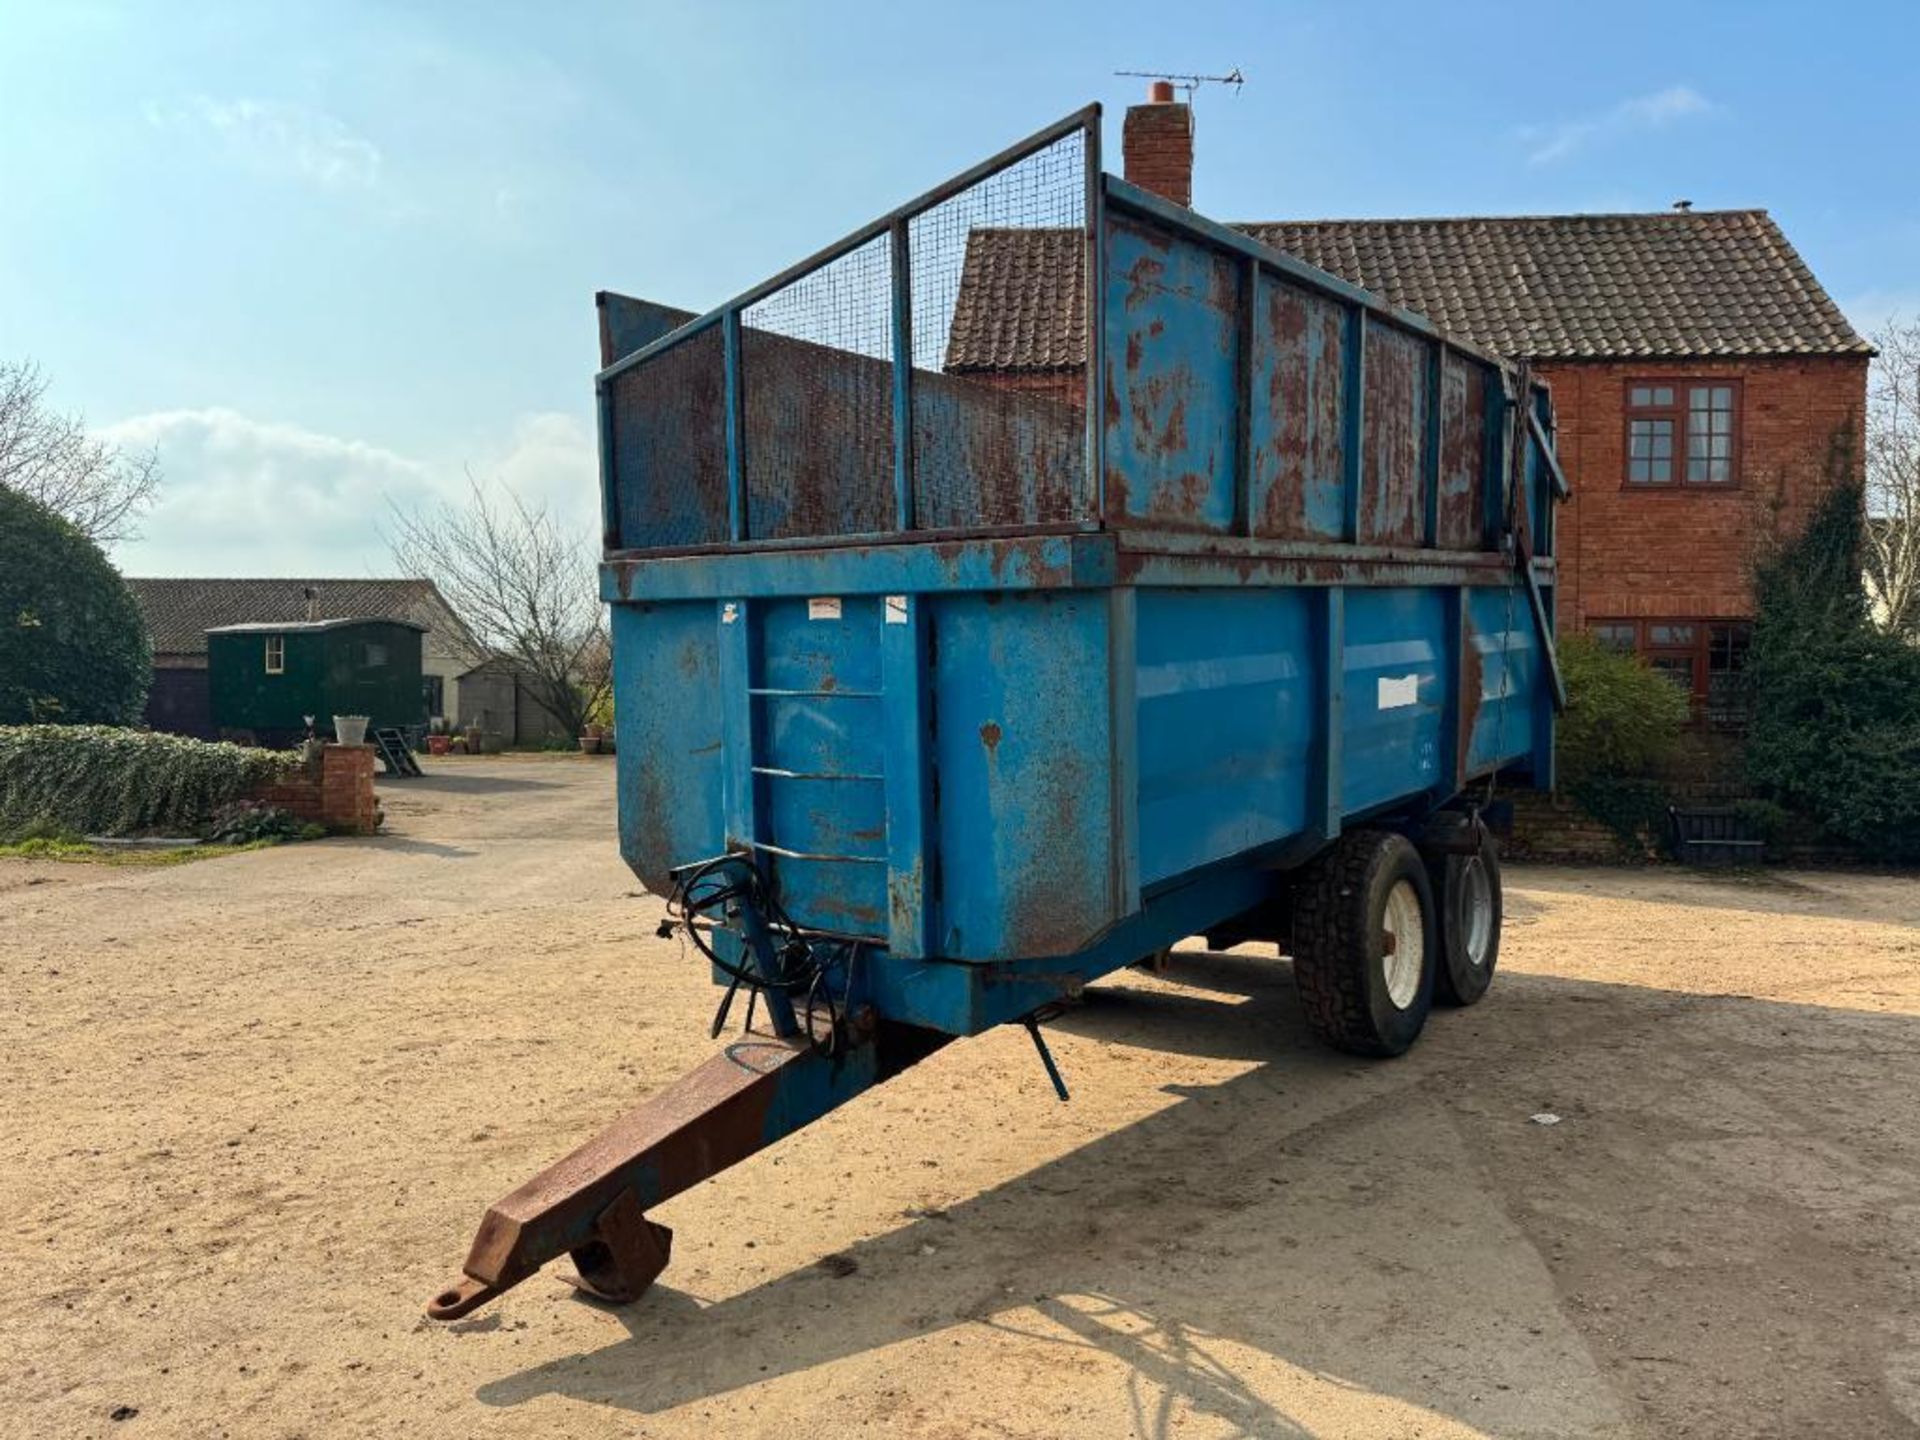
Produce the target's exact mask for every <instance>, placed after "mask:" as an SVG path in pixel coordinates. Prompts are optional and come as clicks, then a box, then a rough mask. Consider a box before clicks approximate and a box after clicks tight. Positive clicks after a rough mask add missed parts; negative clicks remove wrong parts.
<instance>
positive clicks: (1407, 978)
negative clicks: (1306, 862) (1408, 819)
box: [1293, 830, 1440, 1056]
mask: <svg viewBox="0 0 1920 1440" xmlns="http://www.w3.org/2000/svg"><path fill="white" fill-rule="evenodd" d="M1434 912H1435V907H1434V900H1433V887H1432V885H1431V884H1430V883H1429V881H1428V879H1427V867H1426V865H1425V864H1424V863H1422V861H1421V859H1420V852H1419V851H1418V850H1416V849H1414V847H1413V844H1412V842H1411V841H1409V840H1408V839H1407V838H1406V837H1405V836H1403V835H1396V834H1393V833H1392V832H1391V831H1386V830H1356V831H1354V832H1353V833H1352V834H1350V835H1344V836H1342V837H1341V839H1340V841H1339V842H1338V843H1337V844H1336V845H1335V846H1334V847H1333V848H1332V849H1331V850H1329V851H1328V852H1327V853H1326V854H1325V855H1323V856H1321V857H1320V859H1318V860H1316V861H1315V862H1314V863H1313V864H1312V865H1310V866H1308V867H1307V869H1306V870H1305V871H1304V872H1303V873H1302V874H1301V876H1300V878H1299V881H1298V882H1297V885H1296V889H1295V894H1294V909H1293V978H1294V983H1295V984H1296V985H1298V986H1299V989H1300V1003H1301V1005H1302V1007H1303V1008H1304V1009H1305V1011H1306V1015H1307V1026H1308V1028H1309V1029H1311V1030H1312V1031H1313V1033H1314V1034H1315V1035H1316V1036H1317V1037H1319V1038H1320V1039H1321V1040H1323V1041H1325V1042H1326V1043H1327V1044H1329V1045H1331V1046H1333V1047H1334V1048H1335V1049H1336V1050H1345V1051H1347V1052H1349V1053H1351V1054H1354V1055H1380V1056H1386V1055H1399V1054H1402V1053H1404V1052H1405V1051H1406V1049H1407V1047H1408V1046H1410V1045H1412V1044H1413V1042H1414V1041H1415V1040H1416V1039H1418V1038H1419V1035H1420V1030H1421V1027H1422V1026H1424V1025H1425V1024H1426V1023H1427V1012H1428V1011H1429V1010H1430V1009H1432V1007H1433V980H1434V971H1435V969H1436V967H1437V964H1438V960H1439V952H1440V935H1439V926H1438V925H1437V924H1436V921H1435V913H1434Z"/></svg>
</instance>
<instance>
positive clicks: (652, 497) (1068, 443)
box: [429, 107, 1565, 1319]
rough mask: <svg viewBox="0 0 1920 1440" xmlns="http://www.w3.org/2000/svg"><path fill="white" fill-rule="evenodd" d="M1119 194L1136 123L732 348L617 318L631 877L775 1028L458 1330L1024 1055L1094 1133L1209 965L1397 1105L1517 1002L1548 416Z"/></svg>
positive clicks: (951, 189) (1232, 243)
mask: <svg viewBox="0 0 1920 1440" xmlns="http://www.w3.org/2000/svg"><path fill="white" fill-rule="evenodd" d="M1099 154H1100V117H1099V110H1098V108H1097V107H1093V108H1090V109H1087V110H1085V111H1082V112H1080V113H1078V114H1076V115H1073V116H1070V117H1068V118H1067V119H1065V120H1063V121H1061V122H1060V123H1058V124H1056V125H1054V126H1052V127H1050V128H1048V129H1046V130H1044V131H1042V132H1040V133H1039V134H1037V135H1035V136H1033V137H1031V138H1030V139H1028V140H1026V141H1024V142H1022V143H1021V144H1019V145H1016V146H1014V147H1013V148H1011V149H1009V150H1007V151H1005V152H1004V153H1002V154H1000V155H998V156H995V157H994V158H993V159H991V160H988V161H986V162H984V163H982V164H980V165H978V166H976V167H975V168H973V169H972V170H969V171H967V172H966V173H965V174H963V175H960V176H958V177H957V178H955V179H954V180H952V181H950V182H948V183H947V184H945V185H942V186H940V187H939V188H938V189H935V190H933V191H931V192H929V193H928V194H927V195H925V196H923V197H922V198H920V199H919V200H916V201H914V202H913V203H911V204H909V205H907V206H904V207H903V208H901V209H900V210H897V211H895V212H894V213H893V214H891V215H888V216H886V217H885V218H883V219H881V220H878V221H875V222H874V223H872V224H870V225H868V226H866V227H864V228H863V229H860V230H858V231H856V232H854V233H853V234H852V235H850V236H848V237H847V238H846V239H845V240H843V241H841V242H840V243H838V244H836V245H833V246H830V247H829V248H827V249H825V250H823V251H821V252H820V253H819V254H817V255H815V256H813V257H812V258H811V259H808V260H805V261H803V262H801V263H800V264H798V265H796V266H794V267H793V268H792V269H790V270H788V271H786V272H785V273H784V274H782V275H780V276H778V277H776V278H775V279H772V280H769V281H768V282H766V283H765V284H763V285H760V286H757V287H755V288H754V289H752V290H749V291H748V292H747V293H746V294H744V295H742V296H740V297H739V298H738V299H735V300H732V301H729V302H728V303H727V304H725V305H722V306H721V307H720V308H718V309H717V310H714V311H712V312H710V313H709V314H706V315H702V316H699V317H697V318H692V319H689V318H688V317H686V316H684V315H682V314H679V313H676V312H669V311H665V310H664V309H662V308H661V307H658V306H652V305H649V304H646V303H643V302H640V301H634V300H627V299H625V298H623V297H618V296H611V295H603V296H602V297H601V302H600V303H601V334H602V351H603V354H602V364H603V367H604V368H603V369H602V370H601V372H600V375H599V380H598V393H599V404H600V446H601V476H602V494H603V500H604V520H605V530H606V552H605V563H604V565H603V567H602V570H601V580H602V586H603V595H604V598H605V599H606V600H607V601H608V602H609V604H610V605H611V607H612V614H613V644H614V662H615V674H616V693H617V697H618V703H617V706H616V710H617V714H618V726H619V729H618V738H619V777H618V778H619V822H620V845H621V850H622V853H623V854H624V856H625V857H626V860H627V862H628V863H629V864H630V865H631V866H632V867H633V869H634V871H635V872H636V873H637V874H638V875H639V876H640V878H641V879H642V881H644V882H645V884H646V885H647V887H648V888H649V889H650V890H652V891H653V892H654V893H655V894H658V895H661V896H664V897H666V898H667V901H668V915H669V917H670V918H669V920H668V921H667V922H666V925H667V926H668V927H671V928H674V929H678V930H680V931H682V932H683V933H684V934H685V935H686V936H687V937H688V938H689V939H690V940H691V941H692V942H693V943H694V944H696V945H697V946H698V948H699V950H700V952H701V953H702V954H703V955H704V956H705V958H706V960H707V961H708V963H709V964H710V965H711V967H712V972H713V975H714V978H715V980H716V981H717V983H718V984H719V985H721V986H723V987H724V998H723V999H722V1000H721V1002H720V1004H719V1010H718V1013H717V1014H716V1016H715V1019H714V1025H713V1029H714V1034H715V1036H716V1037H718V1036H719V1035H720V1033H721V1032H722V1030H723V1029H724V1028H725V1026H726V1023H727V1020H728V1016H729V1014H736V1015H738V1016H740V1017H742V1018H743V1019H744V1027H743V1028H742V1029H740V1030H739V1031H737V1032H736V1034H735V1037H734V1038H733V1039H731V1040H730V1041H728V1042H727V1044H726V1045H725V1048H724V1049H723V1050H722V1051H721V1052H720V1053H719V1054H717V1055H715V1056H714V1057H713V1058H712V1059H711V1060H709V1061H708V1062H707V1063H706V1064H705V1065H703V1066H702V1067H700V1068H699V1069H696V1070H695V1071H693V1072H691V1073H690V1074H689V1075H687V1076H686V1077H685V1078H683V1079H682V1080H680V1081H679V1082H677V1083H676V1084H675V1085H674V1086H672V1087H670V1088H669V1089H668V1090H667V1091H665V1092H664V1093H661V1094H659V1095H656V1096H654V1097H653V1098H652V1099H650V1100H648V1101H647V1102H646V1103H645V1104H643V1105H641V1106H640V1107H639V1108H638V1109H636V1110H634V1111H632V1112H631V1113H629V1114H628V1115H627V1116H626V1117H624V1118H623V1119H621V1120H619V1121H618V1122H616V1123H615V1124H614V1125H613V1126H612V1127H611V1128H609V1129H608V1130H606V1131H605V1132H603V1133H602V1134H601V1135H599V1136H598V1137H596V1138H595V1139H593V1140H591V1141H589V1142H588V1143H587V1144H585V1145H584V1146H582V1147H581V1148H580V1149H579V1150H577V1151H575V1152H574V1153H573V1154H572V1155H569V1156H567V1157H566V1158H565V1159H563V1160H561V1161H559V1162H558V1163H557V1164H556V1165H554V1166H553V1167H552V1168H551V1169H549V1170H547V1171H546V1172H545V1173H543V1174H542V1175H540V1176H538V1177H536V1178H535V1179H533V1180H532V1181H530V1182H528V1183H527V1184H526V1185H524V1186H522V1187H521V1188H520V1189H518V1190H516V1191H514V1192H513V1193H511V1194H510V1195H508V1196H506V1197H505V1198H504V1199H502V1200H501V1201H500V1202H499V1203H498V1204H496V1205H495V1206H494V1207H493V1208H492V1209H491V1210H489V1211H488V1213H487V1215H486V1217H485V1219H484V1220H483V1222H482V1224H481V1226H480V1230H479V1232H478V1234H477V1235H476V1237H475V1239H474V1241H473V1245H472V1249H471V1252H470V1253H469V1255H468V1258H467V1261H466V1265H465V1274H464V1275H463V1276H462V1278H461V1279H460V1280H459V1281H458V1282H457V1283H456V1284H454V1285H453V1286H451V1287H450V1288H448V1289H445V1290H443V1291H442V1292H440V1293H439V1294H438V1295H437V1296H435V1298H434V1300H433V1302H432V1303H431V1305H430V1307H429V1314H431V1315H433V1316H435V1317H436V1318H440V1319H452V1318H454V1317H456V1316H459V1315H463V1314H465V1313H467V1312H468V1311H470V1310H472V1309H473V1308H474V1307H475V1306H477V1305H480V1304H483V1303H485V1302H486V1301H488V1300H490V1299H491V1298H493V1297H494V1296H496V1295H498V1294H499V1293H500V1292H501V1291H503V1290H505V1289H507V1288H508V1287H509V1286H512V1285H515V1284H517V1283H519V1282H520V1281H522V1280H524V1279H526V1278H527V1277H528V1276H529V1275H531V1274H533V1273H534V1272H535V1271H536V1270H537V1269H539V1268H540V1267H541V1266H542V1265H543V1264H545V1263H546V1262H547V1261H549V1260H552V1259H555V1258H557V1257H558V1256H560V1255H562V1254H570V1255H571V1256H572V1258H573V1261H574V1264H575V1267H576V1268H577V1270H578V1272H579V1279H578V1281H577V1282H576V1283H578V1284H579V1285H581V1286H582V1287H583V1288H584V1289H585V1290H587V1291H588V1292H590V1293H592V1294H594V1295H597V1296H600V1297H602V1298H605V1299H608V1300H613V1301H624V1300H631V1299H633V1298H635V1297H636V1296H638V1295H639V1294H640V1292H641V1291H643V1290H644V1289H645V1288H646V1287H647V1286H648V1285H649V1284H650V1283H651V1282H652V1280H653V1279H654V1277H655V1276H656V1275H657V1274H658V1273H659V1272H660V1270H661V1268H662V1267H663V1266H664V1265H665V1264H666V1261H667V1254H668V1245H669V1239H670V1236H669V1233H668V1232H667V1231H666V1229H665V1228H664V1227H662V1226H659V1225H657V1224H655V1223H654V1222H652V1221H651V1220H649V1219H647V1218H646V1212H647V1211H649V1210H650V1209H652V1208H653V1207H654V1206H656V1205H657V1204H659V1203H660V1202H662V1201H664V1200H665V1199H667V1198H668V1197H670V1196H672V1195H674V1194H677V1193H678V1192H680V1191H681V1190H683V1189H685V1188H687V1187H688V1186H690V1185H693V1184H695V1183H697V1182H699V1181H700V1180H702V1179H704V1178H706V1177H707V1176H709V1175H712V1174H713V1173H715V1172H716V1171H718V1170H720V1169H723V1168H725V1167H726V1166H729V1165H732V1164H734V1163H736V1162H738V1161H739V1160H741V1159H744V1158H745V1157H747V1156H749V1155H751V1154H753V1153H754V1152H756V1151H758V1150H760V1149H762V1148H764V1147H765V1146H767V1145H770V1144H772V1143H774V1142H775V1141H777V1140H779V1139H780V1138H782V1137H783V1136H785V1135H787V1134H790V1133H791V1132H792V1131H794V1130H796V1129H798V1128H799V1127H801V1126H803V1125H805V1124H807V1123H808V1122H810V1121H812V1120H814V1119H816V1118H818V1117H819V1116H820V1115H822V1114H825V1113H826V1112H827V1111H829V1110H832V1109H834V1108H835V1107H836V1106H839V1105H841V1104H843V1103H845V1102H846V1101H848V1100H850V1099H852V1098H854V1097H855V1096H856V1095H858V1094H859V1093H860V1092H861V1091H863V1090H866V1089H868V1088H869V1087H871V1086H873V1085H875V1084H877V1083H879V1082H881V1081H883V1080H886V1079H889V1078H890V1077H892V1076H894V1075H897V1074H898V1073H900V1072H901V1071H902V1070H904V1069H906V1068H907V1067H909V1066H910V1065H912V1064H913V1063H914V1062H915V1061H916V1060H918V1059H920V1058H922V1057H924V1056H926V1055H928V1054H929V1053H931V1052H932V1051H933V1050H935V1049H937V1048H938V1047H939V1046H941V1045H943V1044H945V1043H946V1042H947V1041H948V1040H949V1039H952V1038H954V1037H958V1036H966V1035H974V1034H978V1033H979V1032H980V1031H983V1030H986V1029H989V1028H991V1027H993V1026H996V1025H1001V1024H1005V1023H1007V1022H1009V1021H1012V1022H1019V1023H1021V1024H1023V1025H1025V1026H1026V1027H1027V1028H1028V1030H1029V1031H1030V1033H1031V1034H1032V1035H1033V1037H1034V1040H1035V1043H1036V1047H1037V1048H1038V1050H1039V1055H1040V1059H1041V1060H1042V1061H1044V1062H1045V1063H1046V1065H1047V1067H1048V1070H1049V1073H1050V1074H1051V1075H1052V1076H1053V1079H1054V1082H1055V1084H1056V1086H1059V1085H1060V1078H1059V1075H1058V1072H1057V1071H1056V1070H1055V1069H1054V1067H1053V1064H1052V1061H1051V1058H1050V1057H1049V1056H1048V1054H1047V1050H1046V1046H1045V1043H1044V1041H1043V1040H1042V1037H1041V1031H1040V1029H1039V1025H1040V1023H1041V1022H1042V1021H1044V1020H1045V1019H1047V1018H1049V1016H1050V1014H1051V1013H1053V1011H1054V1010H1055V1009H1056V1008H1057V1007H1058V1006H1060V1005H1061V1004H1062V1003H1064V1002H1068V1001H1070V1000H1071V999H1072V998H1073V997H1074V996H1076V995H1077V994H1078V993H1079V991H1080V990H1081V988H1082V987H1083V986H1085V985H1086V984H1087V983H1088V982H1090V981H1092V980H1094V979H1096V978H1098V977H1099V976H1101V975H1104V974H1107V973H1109V972H1111V971H1113V970H1115V969H1118V968H1120V967H1122V966H1125V965H1128V964H1131V963H1133V962H1136V961H1139V960H1141V959H1143V958H1144V957H1149V956H1152V955H1154V954H1156V953H1157V952H1160V951H1162V950H1164V949H1165V948H1166V947H1168V946H1171V945H1172V944H1174V943H1175V942H1177V941H1179V940H1181V939H1182V938H1184V937H1187V936H1190V935H1206V936H1207V937H1209V939H1210V940H1212V941H1214V942H1215V943H1219V944H1230V943H1238V942H1244V941H1249V940H1263V941H1270V942H1275V943H1277V945H1278V947H1279V949H1280V950H1281V952H1282V953H1284V954H1286V955H1290V956H1291V957H1292V961H1293V971H1294V975H1295V977H1296V980H1297V983H1298V987H1299V991H1300V995H1301V998H1302V1001H1303V1006H1304V1010H1305V1014H1306V1016H1307V1018H1308V1021H1309V1023H1310V1025H1311V1026H1312V1028H1313V1029H1314V1030H1315V1031H1316V1032H1317V1034H1318V1035H1319V1036H1320V1037H1321V1038H1322V1039H1324V1040H1326V1041H1328V1042H1330V1043H1331V1044H1333V1045H1336V1046H1339V1047H1341V1048H1343V1049H1346V1050H1350V1051H1354V1052H1357V1053H1361V1054H1366V1055H1377V1056H1390V1055H1395V1054H1398V1053H1400V1052H1401V1051H1403V1050H1405V1049H1406V1048H1407V1047H1408V1046H1409V1045H1410V1044H1412V1043H1413V1041H1414V1039H1415V1037H1416V1036H1417V1035H1418V1034H1419V1032H1420V1030H1421V1027H1422V1025H1423V1024H1424V1023H1425V1021H1426V1019H1427V1014H1428V1011H1429V1009H1430V1008H1431V1006H1432V1005H1433V1004H1434V1003H1436V1002H1441V1003H1451V1004H1470V1003H1472V1002H1473V1001H1475V1000H1477V999H1479V998H1480V996H1481V995H1482V994H1483V993H1484V991H1485V990H1486V988H1487V985H1488V982H1489V980H1490V979H1491V978H1492V972H1493V968H1494V963H1495V958H1496V950H1497V946H1498V941H1499V933H1500V884H1499V872H1498V861H1497V858H1496V855H1495V851H1494V848H1493V843H1492V841H1491V839H1490V838H1489V836H1488V834H1487V827H1486V825H1485V823H1484V821H1483V817H1482V813H1481V810H1482V802H1483V801H1484V800H1485V798H1486V797H1487V796H1488V795H1490V794H1491V787H1492V780H1493V777H1494V776H1495V775H1496V774H1497V773H1503V774H1506V775H1510V776H1512V777H1514V778H1516V779H1521V780H1524V781H1527V782H1529V783H1531V784H1534V785H1544V784H1546V783H1548V781H1549V778H1550V772H1551V768H1552V753H1553V723H1554V715H1555V711H1556V707H1557V704H1558V702H1559V698H1560V696H1559V680H1558V675H1557V671H1556V668H1555V664H1554V653H1553V641H1552V623H1551V617H1552V614H1553V603H1552V592H1553V583H1554V567H1553V560H1552V558H1551V557H1552V552H1553V502H1554V500H1555V499H1556V497H1557V496H1558V495H1559V494H1561V493H1564V488H1565V482H1564V480H1563V479H1562V477H1561V475H1560V472H1559V470H1558V467H1557V466H1556V464H1555V461H1554V456H1553V441H1552V435H1553V419H1552V412H1551V409H1550V407H1549V404H1548V398H1547V395H1546V394H1545V392H1544V390H1543V389H1542V388H1540V387H1537V386H1535V385H1533V384H1532V383H1530V381H1529V378H1528V375H1527V372H1526V370H1525V368H1524V367H1522V368H1519V369H1515V368H1511V367H1509V366H1507V365H1505V364H1503V363H1502V362H1501V361H1500V360H1499V359H1497V358H1496V357H1494V356H1491V355H1488V354H1485V353H1483V352H1481V351H1479V350H1476V349H1475V348H1473V347H1472V346H1470V345H1466V344H1462V343H1460V342H1459V341H1456V340H1452V339H1449V338H1448V337H1447V336H1445V335H1443V334H1441V333H1440V332H1438V331H1437V330H1436V329H1435V328H1434V327H1433V326H1432V325H1430V324H1429V323H1427V322H1426V321H1425V320H1423V319H1421V318H1420V317H1419V316H1416V315H1412V314H1408V313H1406V312H1405V311H1401V310H1396V309H1393V308H1391V307H1389V306H1387V305H1385V304H1383V303H1382V302H1381V301H1380V300H1379V299H1377V298H1376V297H1374V296H1373V295H1370V294H1368V293H1366V292H1364V291H1361V290H1358V289H1355V288H1354V287H1352V286H1350V285H1347V284H1345V283H1343V282H1342V281H1340V280H1338V279H1335V278H1334V277H1332V276H1330V275H1328V274H1325V273H1324V272H1322V271H1319V270H1315V269H1313V268H1311V267H1309V266H1307V265H1304V264H1302V263H1301V262H1300V261H1298V260H1296V259H1294V258H1292V257H1291V256H1288V255H1286V254H1283V253H1281V252H1279V251H1276V250H1272V249H1269V248H1267V247H1265V246H1263V245H1260V244H1257V243H1255V242H1254V241H1252V240H1250V239H1248V238H1247V237H1246V236H1245V235H1242V234H1240V233H1238V232H1236V231H1234V230H1231V229H1228V228H1226V227H1224V226H1221V225H1217V224H1214V223H1212V222H1211V221H1208V220H1206V219H1203V218H1202V217H1200V216H1199V215H1197V214H1195V213H1194V212H1192V211H1191V210H1187V209H1184V208H1181V207H1179V206H1175V205H1172V204H1169V203H1167V202H1165V201H1163V200H1161V199H1159V198H1157V197H1156V196H1154V195H1152V194H1149V193H1147V192H1146V191H1143V190H1141V189H1139V188H1137V187H1135V186H1132V185H1129V184H1127V183H1126V182H1124V181H1122V180H1119V179H1116V178H1114V177H1113V176H1111V175H1106V174H1103V173H1102V171H1101V168H1100V160H1099ZM743 990H744V991H745V992H747V993H746V995H745V997H740V996H739V992H741V991H743ZM736 1001H738V1003H737V1004H736ZM1061 1088H1062V1094H1063V1095H1064V1093H1065V1092H1064V1087H1061Z"/></svg>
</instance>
